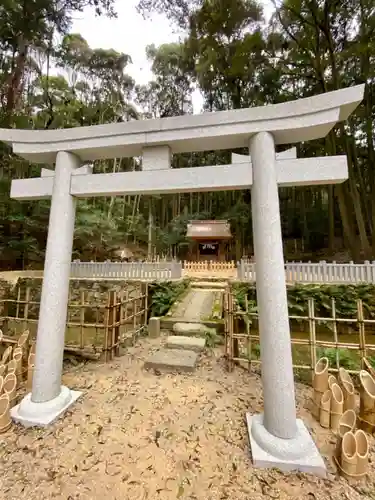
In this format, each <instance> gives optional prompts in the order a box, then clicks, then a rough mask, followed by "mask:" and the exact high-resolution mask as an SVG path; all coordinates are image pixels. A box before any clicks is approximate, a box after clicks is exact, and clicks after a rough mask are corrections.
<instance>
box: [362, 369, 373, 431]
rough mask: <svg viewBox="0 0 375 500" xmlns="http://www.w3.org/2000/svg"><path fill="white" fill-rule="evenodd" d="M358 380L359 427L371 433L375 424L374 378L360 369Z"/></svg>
mask: <svg viewBox="0 0 375 500" xmlns="http://www.w3.org/2000/svg"><path fill="white" fill-rule="evenodd" d="M359 380H360V384H361V389H360V405H359V421H360V428H361V429H362V430H364V431H366V432H369V433H370V434H372V433H373V431H374V424H375V415H374V411H375V380H374V379H373V378H372V376H371V375H370V374H369V373H368V372H366V371H365V370H361V371H360V373H359Z"/></svg>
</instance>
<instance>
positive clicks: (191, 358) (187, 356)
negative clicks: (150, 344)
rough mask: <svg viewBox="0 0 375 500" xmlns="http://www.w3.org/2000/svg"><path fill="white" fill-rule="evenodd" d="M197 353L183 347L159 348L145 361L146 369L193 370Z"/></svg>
mask: <svg viewBox="0 0 375 500" xmlns="http://www.w3.org/2000/svg"><path fill="white" fill-rule="evenodd" d="M197 359H198V354H197V353H196V352H194V351H186V350H183V349H160V350H159V351H156V352H154V353H153V354H152V355H151V356H150V358H149V359H148V360H147V361H146V362H145V365H144V367H145V368H146V369H150V368H153V369H156V370H169V371H181V372H193V371H194V369H195V365H196V363H197Z"/></svg>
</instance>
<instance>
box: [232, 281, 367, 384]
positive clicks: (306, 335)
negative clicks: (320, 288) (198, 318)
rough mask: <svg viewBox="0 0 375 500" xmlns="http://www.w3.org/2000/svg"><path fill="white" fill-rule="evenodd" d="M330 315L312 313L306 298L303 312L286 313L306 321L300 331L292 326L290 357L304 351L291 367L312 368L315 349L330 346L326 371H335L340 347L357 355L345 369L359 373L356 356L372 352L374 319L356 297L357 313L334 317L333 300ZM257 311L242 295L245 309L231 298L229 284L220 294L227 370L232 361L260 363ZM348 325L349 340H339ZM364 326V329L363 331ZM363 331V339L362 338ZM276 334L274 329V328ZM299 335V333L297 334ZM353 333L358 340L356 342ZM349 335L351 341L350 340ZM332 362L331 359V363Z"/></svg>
mask: <svg viewBox="0 0 375 500" xmlns="http://www.w3.org/2000/svg"><path fill="white" fill-rule="evenodd" d="M331 311H332V315H331V316H330V317H320V316H317V315H316V314H315V302H314V299H309V300H308V314H307V316H294V315H290V316H289V320H290V323H291V324H294V325H296V324H297V325H301V324H303V323H304V324H305V325H306V324H307V325H308V328H307V332H306V330H305V331H304V332H303V334H299V333H297V334H295V333H294V332H293V329H291V330H292V335H291V345H292V354H293V358H294V359H295V358H297V359H298V358H300V357H301V356H298V352H301V351H303V352H304V353H305V355H304V356H302V358H304V359H303V362H294V360H293V368H295V369H297V370H309V371H311V373H312V372H313V370H314V367H315V364H316V361H317V359H319V356H320V354H319V352H318V350H319V349H333V350H334V352H335V366H330V372H338V371H339V368H340V354H342V352H341V353H340V351H341V350H347V352H349V353H351V354H353V355H354V357H356V358H357V362H356V364H357V365H358V369H348V370H347V371H348V372H349V373H353V374H359V372H360V369H361V366H360V360H361V359H362V358H364V357H365V358H367V357H368V356H371V354H373V355H375V335H374V327H375V319H367V318H365V315H364V306H363V303H362V301H361V300H358V301H357V315H356V317H355V318H341V317H337V314H336V307H335V300H334V299H332V303H331ZM257 320H258V314H257V313H252V312H249V308H248V302H247V299H245V311H243V310H241V308H240V307H239V306H238V304H237V303H236V301H235V298H234V296H233V293H232V290H231V289H230V288H228V289H227V291H226V292H225V294H224V327H225V358H226V362H227V368H228V370H230V371H231V370H233V367H234V364H240V365H242V366H246V367H247V368H248V369H249V370H251V368H252V367H253V366H256V365H260V364H261V359H260V353H259V347H260V338H259V333H258V331H257V330H256V328H255V327H254V326H253V323H257ZM348 325H350V326H351V328H352V333H350V334H349V335H348V334H344V336H345V338H346V339H347V338H348V337H350V341H349V342H347V341H340V336H341V337H342V334H341V333H340V329H343V328H344V329H346V328H347V327H348ZM320 326H323V327H324V328H325V331H326V333H325V335H319V334H317V328H318V327H320ZM366 330H367V332H366ZM327 332H328V333H329V335H331V336H332V340H327V339H326V338H320V337H327ZM366 333H367V340H366ZM275 335H277V332H275ZM298 335H300V336H298ZM356 337H357V339H358V341H357V342H356V341H355V340H356ZM352 339H353V341H351V340H352ZM331 365H332V363H331Z"/></svg>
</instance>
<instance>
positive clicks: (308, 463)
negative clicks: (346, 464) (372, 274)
mask: <svg viewBox="0 0 375 500" xmlns="http://www.w3.org/2000/svg"><path fill="white" fill-rule="evenodd" d="M249 152H250V155H251V160H252V167H253V186H252V190H251V200H252V215H253V234H254V250H255V262H256V276H257V279H256V288H257V302H258V310H259V332H260V349H261V359H262V385H263V399H264V413H263V414H261V415H251V414H250V413H248V414H247V415H246V418H247V423H248V430H249V437H250V444H251V451H252V457H253V464H254V466H255V467H267V468H268V467H277V468H279V469H281V470H284V471H288V470H293V469H298V470H301V471H303V472H311V473H314V474H316V475H320V476H323V477H325V476H326V467H325V464H324V461H323V459H322V457H321V456H320V454H319V452H318V450H317V448H316V446H315V443H314V442H313V440H312V438H311V436H310V434H309V432H308V430H307V429H306V427H305V425H304V424H303V422H302V420H298V419H297V417H296V403H295V392H294V378H293V363H292V350H291V340H290V328H289V316H288V303H287V294H286V281H285V270H284V256H283V244H282V234H281V222H280V207H279V195H278V185H277V172H276V168H275V166H276V161H275V142H274V138H273V135H272V134H271V133H268V132H260V133H258V134H255V135H254V136H253V137H252V138H251V139H250V144H249Z"/></svg>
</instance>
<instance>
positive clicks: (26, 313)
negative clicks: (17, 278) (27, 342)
mask: <svg viewBox="0 0 375 500" xmlns="http://www.w3.org/2000/svg"><path fill="white" fill-rule="evenodd" d="M29 302H30V287H29V286H28V287H26V296H25V304H24V310H23V329H24V330H27V329H28V327H29V325H28V321H27V320H28V317H29Z"/></svg>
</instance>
